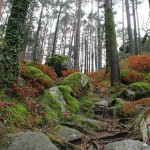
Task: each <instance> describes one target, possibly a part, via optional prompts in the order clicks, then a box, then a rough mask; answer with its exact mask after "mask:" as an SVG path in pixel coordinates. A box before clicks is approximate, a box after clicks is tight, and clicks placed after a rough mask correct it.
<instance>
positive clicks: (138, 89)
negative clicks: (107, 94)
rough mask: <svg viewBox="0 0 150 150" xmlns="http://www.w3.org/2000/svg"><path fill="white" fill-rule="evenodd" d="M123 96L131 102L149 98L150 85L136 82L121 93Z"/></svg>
mask: <svg viewBox="0 0 150 150" xmlns="http://www.w3.org/2000/svg"><path fill="white" fill-rule="evenodd" d="M121 96H122V97H124V98H125V99H127V100H130V101H134V100H138V99H140V98H144V97H149V96H150V84H149V83H146V82H136V83H133V84H130V85H129V86H128V88H127V89H126V90H124V91H123V92H122V93H121Z"/></svg>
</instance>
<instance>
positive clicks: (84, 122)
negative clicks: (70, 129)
mask: <svg viewBox="0 0 150 150" xmlns="http://www.w3.org/2000/svg"><path fill="white" fill-rule="evenodd" d="M77 123H79V124H80V125H81V126H83V127H84V128H85V130H87V129H91V128H92V129H94V130H97V129H100V128H101V124H100V121H97V120H94V119H89V118H79V119H78V120H77Z"/></svg>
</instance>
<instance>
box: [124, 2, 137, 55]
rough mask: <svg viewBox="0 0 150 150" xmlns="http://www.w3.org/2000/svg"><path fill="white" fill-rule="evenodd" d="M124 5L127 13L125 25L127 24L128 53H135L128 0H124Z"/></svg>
mask: <svg viewBox="0 0 150 150" xmlns="http://www.w3.org/2000/svg"><path fill="white" fill-rule="evenodd" d="M125 5H126V13H127V25H128V38H129V48H130V54H135V50H134V42H133V36H132V28H131V18H130V9H129V1H128V0H125Z"/></svg>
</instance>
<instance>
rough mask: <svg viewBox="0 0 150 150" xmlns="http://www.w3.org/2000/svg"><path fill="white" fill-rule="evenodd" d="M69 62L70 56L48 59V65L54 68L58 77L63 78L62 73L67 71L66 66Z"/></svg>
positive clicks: (54, 56)
mask: <svg viewBox="0 0 150 150" xmlns="http://www.w3.org/2000/svg"><path fill="white" fill-rule="evenodd" d="M68 61H70V57H68V56H61V55H53V56H52V57H50V58H47V59H46V64H47V65H48V66H51V67H53V68H54V69H55V72H56V73H57V75H58V76H61V75H62V74H61V71H62V70H64V69H66V67H67V66H65V64H66V62H68Z"/></svg>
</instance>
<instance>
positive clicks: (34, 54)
mask: <svg viewBox="0 0 150 150" xmlns="http://www.w3.org/2000/svg"><path fill="white" fill-rule="evenodd" d="M43 8H44V7H43V5H42V8H41V13H40V18H39V22H38V27H37V31H36V35H35V43H34V48H33V61H37V59H38V45H39V43H38V42H39V34H40V30H41V23H42V16H43Z"/></svg>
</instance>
